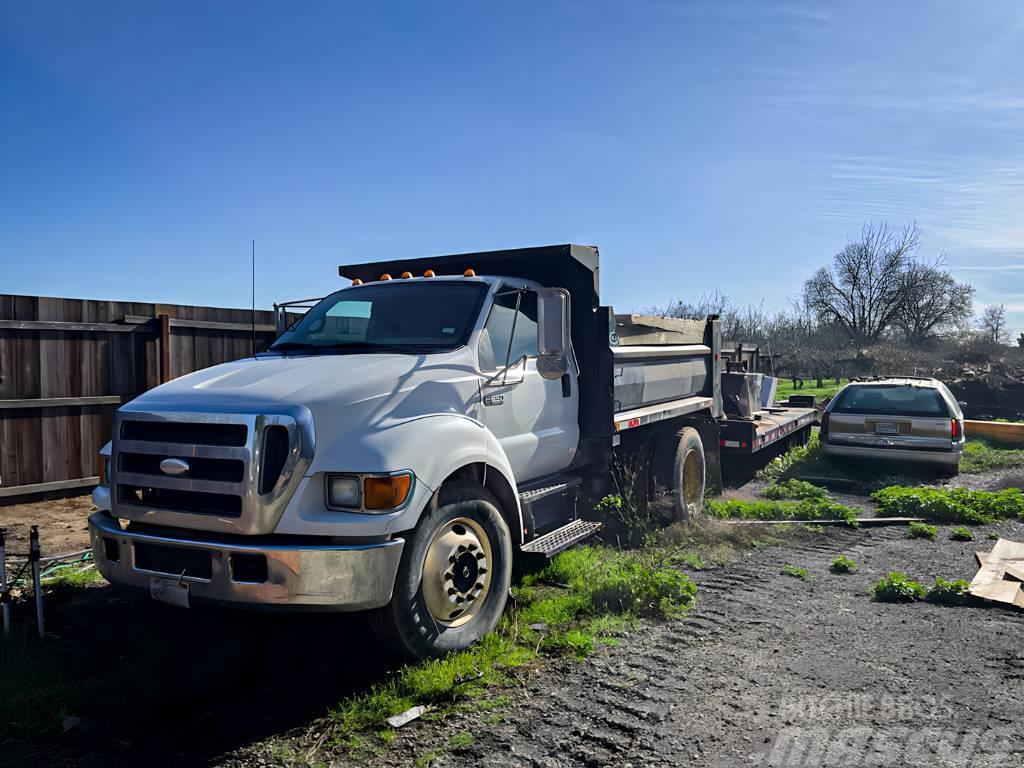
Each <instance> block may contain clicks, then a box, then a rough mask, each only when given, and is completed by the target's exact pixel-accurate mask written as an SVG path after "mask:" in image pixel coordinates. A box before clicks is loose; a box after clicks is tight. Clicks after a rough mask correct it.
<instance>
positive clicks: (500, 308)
mask: <svg viewBox="0 0 1024 768" xmlns="http://www.w3.org/2000/svg"><path fill="white" fill-rule="evenodd" d="M517 302H518V310H517V309H516V306H517ZM513 325H514V326H515V334H514V335H513ZM510 339H511V341H512V346H511V352H510V351H509V349H510V348H509V340H510ZM506 354H507V355H508V362H509V363H514V362H515V361H516V360H518V359H519V358H521V357H522V356H523V355H527V356H529V357H536V356H537V294H536V293H534V292H533V291H529V290H522V291H521V290H518V289H516V288H515V287H513V286H511V285H503V286H501V288H500V289H499V290H498V293H497V294H496V295H495V297H494V303H493V304H492V305H491V312H490V314H489V315H488V316H487V323H486V324H485V325H484V330H483V333H481V335H480V370H482V371H496V370H498V369H499V368H502V367H504V365H505V357H506Z"/></svg>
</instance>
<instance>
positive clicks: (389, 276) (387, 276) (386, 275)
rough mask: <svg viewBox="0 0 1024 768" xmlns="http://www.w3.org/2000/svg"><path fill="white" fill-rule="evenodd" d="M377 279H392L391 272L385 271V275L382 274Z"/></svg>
mask: <svg viewBox="0 0 1024 768" xmlns="http://www.w3.org/2000/svg"><path fill="white" fill-rule="evenodd" d="M377 279H378V280H390V279H391V275H389V274H388V273H387V272H385V273H384V274H383V275H381V276H380V277H379V278H377Z"/></svg>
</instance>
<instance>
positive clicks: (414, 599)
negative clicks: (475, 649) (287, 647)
mask: <svg viewBox="0 0 1024 768" xmlns="http://www.w3.org/2000/svg"><path fill="white" fill-rule="evenodd" d="M458 519H464V520H468V521H472V522H475V523H476V524H477V526H478V527H479V531H480V532H482V534H484V535H485V536H486V537H487V539H488V540H489V546H490V558H489V560H487V561H485V562H487V563H488V565H489V568H488V571H489V575H490V582H489V583H488V584H489V585H488V588H487V590H486V594H484V595H483V596H482V597H481V600H482V604H481V605H479V606H476V607H474V611H475V612H474V613H473V614H472V615H471V616H470V617H469V618H468V619H464V620H465V623H462V624H459V625H458V626H450V625H448V624H446V623H445V622H443V621H439V620H438V619H437V618H436V617H435V616H434V615H433V614H431V611H430V609H429V608H428V603H427V598H425V597H424V590H423V581H424V573H423V569H424V564H425V562H426V560H427V554H428V550H429V549H430V547H431V543H432V542H434V540H435V537H436V536H437V535H439V534H440V533H441V532H442V531H444V530H446V526H448V525H449V524H451V523H452V521H454V520H458ZM453 570H454V566H453ZM511 575H512V536H511V534H510V533H509V529H508V525H507V524H506V522H505V519H504V518H503V517H502V514H501V511H500V504H499V502H498V500H497V499H496V498H495V497H494V495H493V494H491V492H490V491H488V490H487V489H486V488H484V487H482V486H480V485H477V484H475V483H471V482H467V481H462V480H458V481H452V482H449V483H445V485H444V486H442V487H441V488H440V489H439V490H438V492H437V494H435V496H434V498H433V499H432V500H431V502H430V504H429V506H428V507H427V509H426V510H425V511H424V513H423V517H422V518H421V519H420V522H419V524H418V525H417V526H416V528H415V529H414V530H413V531H411V532H410V534H409V535H408V536H407V537H406V542H405V548H404V550H403V552H402V561H401V564H400V565H399V567H398V576H397V578H396V579H395V588H394V591H393V593H392V595H391V602H390V603H389V604H388V605H387V606H385V607H384V608H381V609H379V610H378V611H375V612H374V614H373V615H372V616H371V624H372V626H373V629H374V631H375V632H376V633H377V634H378V636H379V637H380V639H381V640H382V641H384V642H386V643H388V644H389V645H391V646H392V648H394V650H395V651H397V653H398V654H399V655H401V656H403V657H406V658H411V659H422V658H428V657H438V656H444V655H445V654H447V653H450V652H452V651H458V650H462V649H464V648H468V647H469V646H470V645H472V644H473V643H475V642H476V641H477V640H479V639H480V638H482V637H483V636H484V635H486V634H487V633H488V632H490V631H491V630H493V629H494V627H495V626H497V624H498V621H499V619H500V618H501V614H502V612H503V611H504V610H505V603H506V602H507V600H508V594H509V587H510V585H511ZM435 577H436V574H435ZM476 578H477V577H476V576H474V577H473V581H476Z"/></svg>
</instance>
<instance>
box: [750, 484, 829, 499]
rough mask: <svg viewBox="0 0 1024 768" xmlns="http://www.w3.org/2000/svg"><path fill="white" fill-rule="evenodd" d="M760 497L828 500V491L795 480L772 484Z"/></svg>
mask: <svg viewBox="0 0 1024 768" xmlns="http://www.w3.org/2000/svg"><path fill="white" fill-rule="evenodd" d="M761 495H762V496H764V497H765V498H766V499H797V500H804V499H810V500H813V501H828V500H829V494H828V491H827V490H825V489H824V488H822V487H821V486H819V485H814V484H813V483H808V482H807V481H806V480H797V479H795V478H790V479H788V480H782V481H780V482H776V483H772V484H771V485H769V486H768V487H767V488H765V489H764V491H763V492H762V493H761Z"/></svg>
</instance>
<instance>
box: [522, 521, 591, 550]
mask: <svg viewBox="0 0 1024 768" xmlns="http://www.w3.org/2000/svg"><path fill="white" fill-rule="evenodd" d="M600 528H601V524H600V523H591V522H588V521H586V520H573V521H572V522H571V523H569V524H568V525H563V526H562V527H561V528H556V529H555V530H553V531H551V532H550V533H545V534H544V535H543V536H538V537H537V538H536V539H534V540H533V541H531V542H528V543H526V544H524V545H523V546H522V551H523V552H526V553H528V554H533V555H544V556H545V557H554V556H555V555H556V554H558V553H559V552H561V551H562V550H563V549H568V548H569V547H571V546H572V545H573V544H577V543H579V542H581V541H583V540H584V539H589V538H590V537H591V536H593V535H594V534H595V533H597V532H598V530H600Z"/></svg>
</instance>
